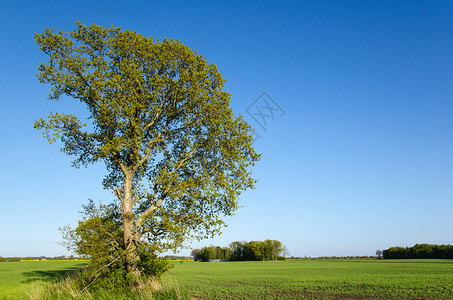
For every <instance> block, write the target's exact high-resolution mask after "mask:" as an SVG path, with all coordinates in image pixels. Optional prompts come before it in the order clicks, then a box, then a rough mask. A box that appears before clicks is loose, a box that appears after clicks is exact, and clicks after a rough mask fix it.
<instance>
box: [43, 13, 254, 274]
mask: <svg viewBox="0 0 453 300" xmlns="http://www.w3.org/2000/svg"><path fill="white" fill-rule="evenodd" d="M76 24H77V30H75V31H72V32H66V33H63V32H61V31H59V32H58V33H55V32H54V31H53V29H45V31H44V32H43V33H42V34H35V39H36V42H37V43H38V44H39V46H40V48H41V50H42V51H43V52H44V53H45V54H47V55H48V57H49V61H48V62H47V63H42V64H41V66H40V67H39V74H38V78H39V80H40V82H42V83H48V84H50V85H51V86H52V92H51V93H50V95H49V98H50V99H55V100H59V99H60V98H62V96H68V97H72V98H74V99H77V100H79V101H80V102H81V103H83V104H84V105H85V106H86V108H87V111H88V115H89V118H88V119H87V120H81V119H80V117H77V116H76V115H74V114H64V113H51V114H50V116H49V117H48V118H47V120H44V119H40V120H38V121H37V122H36V123H35V127H36V128H37V129H40V130H42V131H43V134H44V136H45V137H46V138H47V139H48V140H49V142H51V143H52V142H55V141H56V140H58V139H59V140H61V142H62V143H63V147H62V151H64V152H65V153H66V154H68V155H73V156H75V160H74V163H73V164H74V166H76V167H78V166H81V165H85V166H86V165H88V164H91V163H95V162H98V161H103V162H104V163H105V165H106V167H107V170H108V174H107V175H106V177H105V179H104V181H103V185H104V187H105V188H107V189H110V190H111V191H112V192H113V193H114V195H115V196H116V197H117V198H118V200H119V203H120V205H119V218H120V219H121V222H120V223H119V224H120V226H121V233H122V235H123V236H122V242H121V243H118V247H119V248H120V249H121V250H122V252H121V255H122V256H124V266H125V269H126V271H127V273H128V274H132V275H134V276H139V275H141V274H143V268H144V265H143V264H142V263H141V261H140V250H139V247H140V242H141V241H142V240H144V239H146V240H147V241H148V242H150V243H151V244H152V246H153V250H154V251H163V250H166V249H177V248H178V247H181V246H182V245H183V243H184V241H185V240H186V239H187V238H194V239H197V240H200V239H203V238H206V237H211V236H213V235H215V234H218V233H219V232H220V228H221V227H222V225H224V222H223V221H222V219H221V216H229V215H232V214H233V212H234V211H235V210H236V209H237V208H238V202H237V199H238V196H239V195H240V193H241V191H243V190H245V189H248V188H253V186H254V183H255V180H254V179H253V178H251V173H250V171H249V170H248V167H249V166H250V165H253V164H254V162H256V161H257V160H258V159H259V155H258V154H256V152H255V151H254V149H253V147H252V139H253V138H252V134H253V132H252V130H251V128H250V127H249V126H248V125H247V123H246V122H245V121H243V119H242V118H241V117H236V116H234V115H233V112H232V110H231V109H230V108H229V103H230V95H229V94H228V93H226V92H224V91H223V90H222V88H223V86H224V80H223V79H222V76H221V75H220V73H219V72H218V70H217V67H216V66H215V65H214V64H210V63H208V62H207V61H206V60H205V59H204V58H203V57H202V56H200V55H198V54H197V53H196V52H194V51H192V50H190V49H189V48H188V47H187V46H185V45H183V44H182V43H180V42H179V41H175V40H171V39H165V40H163V41H160V40H157V41H155V40H153V38H152V37H149V38H148V37H144V36H142V35H140V34H137V33H136V32H132V31H128V30H126V31H122V30H121V28H119V27H113V26H112V27H110V28H103V27H100V26H97V25H91V26H89V27H87V26H85V25H82V24H80V23H79V22H77V23H76ZM86 121H89V123H88V124H85V122H86Z"/></svg>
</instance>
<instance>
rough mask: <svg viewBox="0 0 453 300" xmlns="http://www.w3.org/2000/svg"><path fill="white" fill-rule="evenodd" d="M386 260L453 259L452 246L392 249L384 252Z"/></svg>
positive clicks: (417, 245)
mask: <svg viewBox="0 0 453 300" xmlns="http://www.w3.org/2000/svg"><path fill="white" fill-rule="evenodd" d="M383 256H384V259H398V258H399V259H401V258H453V246H452V245H429V244H416V245H415V246H413V247H405V248H403V247H390V248H389V249H387V250H384V251H383Z"/></svg>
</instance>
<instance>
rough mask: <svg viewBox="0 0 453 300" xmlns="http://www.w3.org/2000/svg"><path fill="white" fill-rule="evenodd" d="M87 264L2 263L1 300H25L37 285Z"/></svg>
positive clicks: (0, 267) (56, 262) (62, 262)
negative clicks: (30, 290) (28, 292)
mask: <svg viewBox="0 0 453 300" xmlns="http://www.w3.org/2000/svg"><path fill="white" fill-rule="evenodd" d="M86 264H87V262H84V261H50V260H48V261H20V262H1V263H0V299H23V298H25V297H26V295H27V294H26V293H27V291H28V290H29V289H30V288H31V287H32V286H33V285H36V284H41V283H43V282H45V283H47V282H53V281H54V280H56V279H59V278H63V277H64V276H66V275H69V274H71V273H72V272H74V270H76V269H77V268H79V267H83V266H85V265H86Z"/></svg>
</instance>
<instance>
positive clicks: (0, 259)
mask: <svg viewBox="0 0 453 300" xmlns="http://www.w3.org/2000/svg"><path fill="white" fill-rule="evenodd" d="M78 259H85V258H83V257H76V256H74V255H71V256H64V255H62V256H54V257H47V256H26V257H1V256H0V262H6V261H21V260H78Z"/></svg>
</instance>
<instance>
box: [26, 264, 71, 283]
mask: <svg viewBox="0 0 453 300" xmlns="http://www.w3.org/2000/svg"><path fill="white" fill-rule="evenodd" d="M77 269H78V268H77V267H75V268H65V269H61V270H46V271H41V270H40V271H31V272H24V273H22V275H24V276H25V277H28V278H27V279H25V280H24V281H22V283H30V282H33V281H45V282H54V281H56V280H58V279H63V278H65V277H67V276H69V275H71V274H74V273H75V272H76V271H77Z"/></svg>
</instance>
